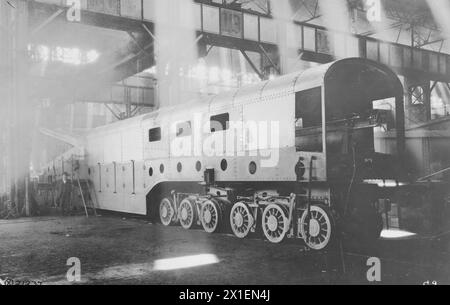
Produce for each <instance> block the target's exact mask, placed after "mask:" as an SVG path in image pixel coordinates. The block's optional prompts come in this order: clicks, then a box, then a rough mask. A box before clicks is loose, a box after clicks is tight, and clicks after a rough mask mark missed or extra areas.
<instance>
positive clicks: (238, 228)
mask: <svg viewBox="0 0 450 305" xmlns="http://www.w3.org/2000/svg"><path fill="white" fill-rule="evenodd" d="M254 222H255V220H254V218H253V215H252V214H251V213H250V210H249V208H248V206H247V205H246V204H244V203H242V202H237V203H236V204H235V205H234V206H233V208H232V209H231V212H230V225H231V230H233V233H234V235H236V236H237V237H239V238H245V237H247V235H248V234H249V233H250V229H251V227H252V226H253V224H254Z"/></svg>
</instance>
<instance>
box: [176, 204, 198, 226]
mask: <svg viewBox="0 0 450 305" xmlns="http://www.w3.org/2000/svg"><path fill="white" fill-rule="evenodd" d="M178 215H179V218H180V224H181V226H182V227H183V228H184V229H186V230H189V229H191V228H192V227H193V226H194V224H195V223H196V222H197V210H196V207H195V202H194V201H193V200H192V199H189V198H185V199H183V200H182V201H181V203H180V209H179V212H178Z"/></svg>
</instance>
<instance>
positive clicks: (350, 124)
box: [296, 59, 406, 238]
mask: <svg viewBox="0 0 450 305" xmlns="http://www.w3.org/2000/svg"><path fill="white" fill-rule="evenodd" d="M316 85H317V86H315V87H313V86H309V87H308V88H303V90H300V91H298V92H297V93H296V147H297V149H298V150H300V151H310V152H311V151H313V152H324V153H325V156H326V171H327V183H326V184H327V186H328V187H329V190H330V198H329V199H330V201H331V203H332V205H331V208H332V209H333V210H334V212H335V215H337V218H338V219H339V224H340V230H342V231H344V232H345V233H350V234H351V235H356V236H363V237H370V238H378V237H379V236H380V233H381V230H382V227H383V225H382V220H381V216H380V214H379V213H378V211H377V205H376V203H377V202H378V201H379V200H383V199H385V196H386V191H385V190H382V189H380V188H379V185H380V183H379V182H378V181H384V182H385V181H394V182H395V183H394V186H398V185H400V184H401V183H400V181H404V180H405V179H406V171H405V170H404V168H403V167H402V162H401V156H402V154H403V149H404V132H405V131H404V108H403V86H402V84H401V82H400V80H399V79H398V77H397V76H396V75H395V74H394V73H393V72H392V71H391V70H390V69H389V68H387V67H385V66H383V65H380V64H378V63H375V62H372V61H368V60H362V59H344V60H341V61H338V62H335V63H333V64H331V65H330V66H328V67H327V70H326V72H325V73H324V74H323V84H322V85H321V86H318V85H319V84H316ZM389 130H395V131H396V133H397V150H396V151H395V150H394V151H383V150H382V148H381V147H379V145H377V142H376V137H375V135H376V133H377V132H386V131H389ZM297 167H299V168H301V166H297ZM306 172H307V171H305V170H302V171H301V173H302V174H303V175H305V173H306ZM384 185H386V184H385V183H384ZM391 193H392V192H391ZM310 229H311V226H310Z"/></svg>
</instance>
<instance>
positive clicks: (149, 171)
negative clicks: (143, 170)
mask: <svg viewBox="0 0 450 305" xmlns="http://www.w3.org/2000/svg"><path fill="white" fill-rule="evenodd" d="M148 175H149V176H150V177H151V176H153V167H150V168H149V169H148Z"/></svg>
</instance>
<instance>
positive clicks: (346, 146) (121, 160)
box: [83, 58, 407, 250]
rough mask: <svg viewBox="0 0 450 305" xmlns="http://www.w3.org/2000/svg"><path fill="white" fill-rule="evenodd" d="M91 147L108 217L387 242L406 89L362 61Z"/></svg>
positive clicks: (174, 115)
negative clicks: (384, 233) (382, 208)
mask: <svg viewBox="0 0 450 305" xmlns="http://www.w3.org/2000/svg"><path fill="white" fill-rule="evenodd" d="M388 130H395V131H396V133H397V149H396V150H392V149H390V150H389V151H387V150H384V151H383V148H382V147H380V145H377V141H376V137H375V135H376V133H377V132H386V131H388ZM85 143H86V144H85V149H86V160H87V163H86V164H85V166H86V169H85V170H84V171H83V172H85V173H86V179H90V180H91V181H92V182H93V183H94V185H95V189H96V193H97V195H98V196H97V197H98V205H99V206H98V208H100V209H105V210H113V211H119V212H127V213H135V214H147V215H149V216H151V217H154V218H156V219H159V220H160V221H161V223H162V224H163V225H166V226H168V225H173V224H175V223H179V224H180V225H181V226H182V227H183V228H185V229H191V228H193V227H196V226H197V227H203V228H204V230H205V231H207V232H210V233H214V232H218V231H220V230H223V229H224V228H227V229H228V230H231V231H232V232H233V233H234V234H235V235H236V236H237V237H239V238H245V237H246V236H248V235H249V234H250V233H251V232H256V231H258V230H261V232H263V234H264V236H265V237H266V238H267V239H268V240H269V241H270V242H273V243H279V242H281V241H283V240H284V239H285V238H299V239H303V240H304V241H305V243H306V245H307V246H309V247H310V248H311V249H315V250H322V249H325V248H326V247H328V246H329V245H330V244H332V241H333V239H334V237H336V236H337V234H338V232H342V231H352V232H356V233H358V234H360V235H363V236H364V237H370V238H378V237H379V235H380V232H381V229H382V221H381V216H380V215H379V213H378V211H377V208H376V205H377V204H378V203H379V202H380V201H382V200H386V199H387V196H389V192H386V190H385V187H386V186H387V185H388V184H389V183H391V184H392V183H393V185H390V186H393V188H397V187H400V186H401V185H402V183H403V182H405V181H406V180H405V179H406V178H407V177H406V175H405V174H406V171H405V170H404V169H403V167H402V162H401V161H402V158H401V156H402V153H403V150H404V108H403V87H402V85H401V82H400V81H399V79H398V77H397V76H396V75H395V74H394V73H393V72H392V71H391V70H390V69H388V68H387V67H385V66H383V65H381V64H378V63H375V62H372V61H369V60H365V59H357V58H350V59H344V60H340V61H336V62H333V63H329V64H325V65H321V66H317V67H315V68H312V69H309V70H306V71H304V72H300V73H296V74H291V75H287V76H282V77H279V78H277V79H274V80H269V81H264V82H261V83H259V84H256V85H253V86H249V87H243V88H241V89H238V90H236V91H232V92H228V93H225V94H221V95H218V96H215V97H212V98H208V99H206V100H201V101H196V102H189V103H184V104H181V105H179V106H174V107H166V108H162V109H160V110H158V111H156V112H153V113H150V114H147V115H143V116H140V117H137V118H133V119H129V120H125V121H121V122H118V123H115V124H112V125H109V126H104V127H100V128H97V129H95V130H94V131H93V132H91V133H90V134H89V135H88V136H87V139H86V142H85Z"/></svg>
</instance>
